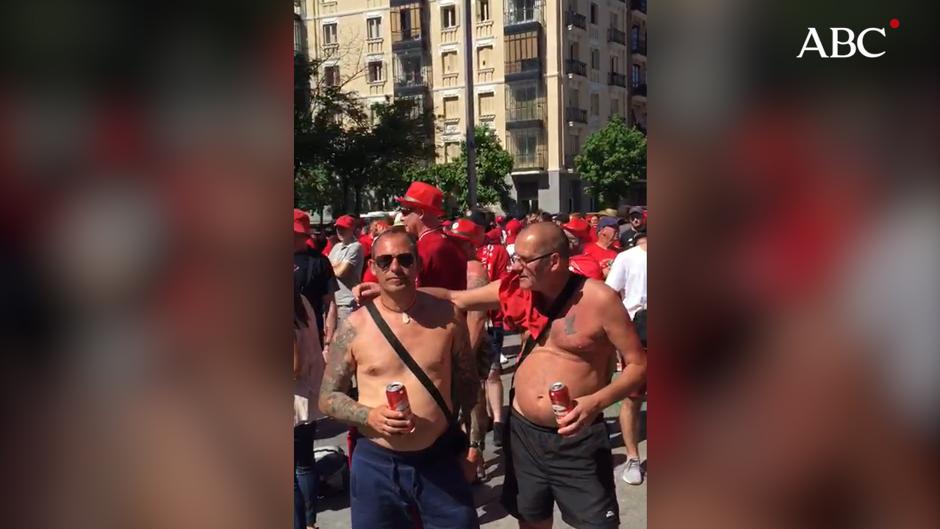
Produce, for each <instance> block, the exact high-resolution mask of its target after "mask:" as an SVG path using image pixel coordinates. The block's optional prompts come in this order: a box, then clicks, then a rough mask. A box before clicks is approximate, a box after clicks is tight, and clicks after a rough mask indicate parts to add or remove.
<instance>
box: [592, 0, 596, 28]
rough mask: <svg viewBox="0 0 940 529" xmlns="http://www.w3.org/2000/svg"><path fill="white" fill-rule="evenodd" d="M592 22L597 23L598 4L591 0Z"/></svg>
mask: <svg viewBox="0 0 940 529" xmlns="http://www.w3.org/2000/svg"><path fill="white" fill-rule="evenodd" d="M591 24H597V4H595V3H594V2H591Z"/></svg>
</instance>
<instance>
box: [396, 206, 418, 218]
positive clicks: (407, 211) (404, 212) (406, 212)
mask: <svg viewBox="0 0 940 529" xmlns="http://www.w3.org/2000/svg"><path fill="white" fill-rule="evenodd" d="M398 211H400V212H401V216H402V217H407V216H408V215H411V214H412V213H414V212H415V211H417V210H416V209H414V208H409V207H405V206H401V207H399V208H398Z"/></svg>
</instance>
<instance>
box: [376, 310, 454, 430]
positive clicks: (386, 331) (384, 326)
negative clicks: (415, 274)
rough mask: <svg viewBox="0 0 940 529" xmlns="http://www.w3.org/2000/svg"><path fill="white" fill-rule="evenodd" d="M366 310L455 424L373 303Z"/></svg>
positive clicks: (437, 392) (443, 402)
mask: <svg viewBox="0 0 940 529" xmlns="http://www.w3.org/2000/svg"><path fill="white" fill-rule="evenodd" d="M366 310H368V311H369V315H370V316H372V321H374V322H375V325H376V326H377V327H378V328H379V330H380V331H382V335H383V336H385V339H386V340H388V343H389V345H391V346H392V349H394V350H395V352H396V353H398V357H399V358H401V361H402V362H404V363H405V365H406V366H408V369H410V370H411V372H412V373H414V375H415V377H417V379H418V381H419V382H421V385H422V386H424V389H426V390H427V391H428V393H430V394H431V397H432V398H433V399H434V402H436V403H437V405H438V407H440V408H441V411H442V412H444V417H446V418H447V423H448V424H455V423H456V418H455V417H454V414H453V412H451V411H450V409H449V408H448V407H447V402H446V401H445V400H444V397H443V395H441V392H440V391H438V389H437V388H436V387H435V386H434V383H433V382H431V379H430V378H428V375H427V373H425V372H424V370H423V369H421V366H419V365H418V363H417V362H415V359H414V358H412V357H411V354H409V353H408V350H407V349H405V346H404V345H402V344H401V342H400V341H399V340H398V337H397V336H395V333H393V332H392V329H391V328H390V327H389V326H388V323H387V322H386V321H385V318H383V317H382V315H381V314H380V313H379V309H378V308H377V307H376V306H375V303H369V304H368V305H366Z"/></svg>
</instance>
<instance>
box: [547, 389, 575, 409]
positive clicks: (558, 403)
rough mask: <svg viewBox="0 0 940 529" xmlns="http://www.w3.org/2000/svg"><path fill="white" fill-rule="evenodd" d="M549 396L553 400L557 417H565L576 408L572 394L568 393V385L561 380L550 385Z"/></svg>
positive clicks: (553, 407)
mask: <svg viewBox="0 0 940 529" xmlns="http://www.w3.org/2000/svg"><path fill="white" fill-rule="evenodd" d="M548 398H549V399H551V401H552V412H553V413H554V414H555V418H560V417H563V416H564V415H565V414H566V413H568V412H569V411H571V410H572V409H573V408H574V405H573V404H572V402H571V394H570V393H568V386H566V385H564V384H562V383H561V382H555V383H554V384H552V385H551V386H549V387H548Z"/></svg>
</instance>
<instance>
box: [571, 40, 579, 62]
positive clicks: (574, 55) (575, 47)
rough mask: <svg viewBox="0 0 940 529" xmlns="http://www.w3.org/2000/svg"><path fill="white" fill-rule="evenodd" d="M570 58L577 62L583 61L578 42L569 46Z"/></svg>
mask: <svg viewBox="0 0 940 529" xmlns="http://www.w3.org/2000/svg"><path fill="white" fill-rule="evenodd" d="M568 58H569V59H574V60H576V61H577V60H581V50H580V49H579V48H578V43H577V42H572V43H571V44H569V45H568Z"/></svg>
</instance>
